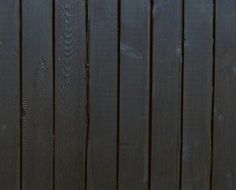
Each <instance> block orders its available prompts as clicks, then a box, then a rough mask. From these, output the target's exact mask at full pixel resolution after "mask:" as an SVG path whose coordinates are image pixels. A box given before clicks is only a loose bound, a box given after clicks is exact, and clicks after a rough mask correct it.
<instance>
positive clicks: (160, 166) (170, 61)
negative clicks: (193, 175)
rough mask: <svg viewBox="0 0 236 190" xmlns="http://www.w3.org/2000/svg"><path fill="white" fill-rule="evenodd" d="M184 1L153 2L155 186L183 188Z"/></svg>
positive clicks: (153, 146)
mask: <svg viewBox="0 0 236 190" xmlns="http://www.w3.org/2000/svg"><path fill="white" fill-rule="evenodd" d="M181 9H182V1H166V0H156V1H154V4H153V40H152V46H153V71H152V72H153V81H152V83H153V85H152V86H153V90H152V91H153V94H152V149H151V150H152V152H151V155H152V158H151V189H153V190H156V189H160V190H166V189H168V190H176V189H178V188H179V177H180V176H179V172H180V150H181V149H180V145H181V144H180V142H181V93H182V92H181V79H182V75H181V72H182V58H181V57H182V50H181V48H182V47H181V42H182V17H181V14H182V10H181Z"/></svg>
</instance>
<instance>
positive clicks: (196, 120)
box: [182, 0, 213, 190]
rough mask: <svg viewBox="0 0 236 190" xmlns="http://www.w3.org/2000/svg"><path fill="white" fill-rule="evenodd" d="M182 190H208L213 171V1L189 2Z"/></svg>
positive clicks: (191, 0)
mask: <svg viewBox="0 0 236 190" xmlns="http://www.w3.org/2000/svg"><path fill="white" fill-rule="evenodd" d="M184 11H185V24H184V26H185V28H184V31H185V32H184V39H185V41H184V88H183V152H182V153H183V154H182V189H184V190H185V189H186V190H187V189H191V190H199V189H201V190H208V189H209V188H210V175H211V174H210V172H211V120H212V119H211V115H212V113H211V111H212V68H213V58H212V55H213V54H212V44H213V40H212V36H213V32H212V31H213V22H212V21H213V1H212V0H199V1H193V0H185V10H184Z"/></svg>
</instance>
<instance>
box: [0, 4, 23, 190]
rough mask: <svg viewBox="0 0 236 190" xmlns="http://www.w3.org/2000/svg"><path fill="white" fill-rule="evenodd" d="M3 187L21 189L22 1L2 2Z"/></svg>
mask: <svg viewBox="0 0 236 190" xmlns="http://www.w3.org/2000/svg"><path fill="white" fill-rule="evenodd" d="M0 4H1V5H0V89H1V90H0V160H1V162H0V189H7V190H19V189H20V82H19V79H20V76H19V73H20V62H19V60H20V57H19V55H20V54H19V52H20V51H19V50H20V49H19V20H20V17H19V12H20V6H19V1H15V0H8V1H1V3H0Z"/></svg>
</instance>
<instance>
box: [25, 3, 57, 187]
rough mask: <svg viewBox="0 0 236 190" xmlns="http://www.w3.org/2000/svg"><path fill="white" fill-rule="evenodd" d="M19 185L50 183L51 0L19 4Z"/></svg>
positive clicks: (51, 173)
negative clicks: (20, 123)
mask: <svg viewBox="0 0 236 190" xmlns="http://www.w3.org/2000/svg"><path fill="white" fill-rule="evenodd" d="M22 3H23V4H22V7H23V10H22V13H23V15H22V22H23V25H22V30H23V33H22V35H23V36H22V48H23V50H22V52H23V53H22V83H23V86H22V97H23V112H24V116H23V122H22V129H23V140H22V144H23V145H22V146H23V147H22V151H23V152H22V185H23V189H24V190H32V189H34V190H40V189H45V190H51V189H52V184H53V69H52V68H53V62H52V55H53V53H52V1H31V0H23V2H22Z"/></svg>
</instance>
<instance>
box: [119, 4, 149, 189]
mask: <svg viewBox="0 0 236 190" xmlns="http://www.w3.org/2000/svg"><path fill="white" fill-rule="evenodd" d="M150 11H151V6H150V2H149V1H146V0H129V1H126V0H121V19H120V21H121V23H120V105H119V106H120V113H119V114H120V137H119V139H120V140H119V142H120V143H119V182H118V183H119V188H120V189H122V190H130V189H139V190H146V189H148V181H149V122H150V121H149V94H150V80H149V79H150V75H149V73H150V49H149V48H150V35H149V34H150Z"/></svg>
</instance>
